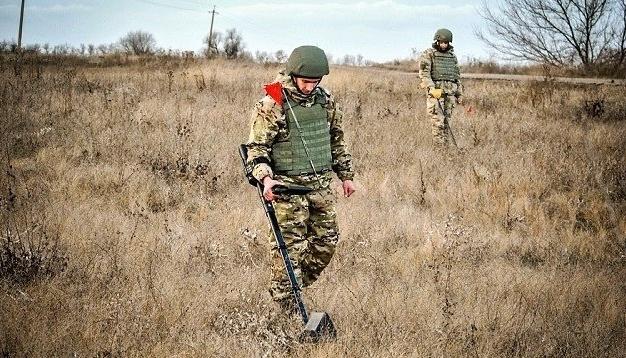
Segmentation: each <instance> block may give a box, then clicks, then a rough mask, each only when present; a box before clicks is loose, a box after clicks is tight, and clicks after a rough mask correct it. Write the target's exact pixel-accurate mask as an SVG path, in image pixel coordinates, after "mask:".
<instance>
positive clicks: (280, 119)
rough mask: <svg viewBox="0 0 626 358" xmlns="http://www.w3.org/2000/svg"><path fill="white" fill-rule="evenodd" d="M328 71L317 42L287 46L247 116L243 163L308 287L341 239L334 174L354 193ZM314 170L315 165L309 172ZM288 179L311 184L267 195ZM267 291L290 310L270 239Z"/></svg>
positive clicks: (285, 281)
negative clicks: (302, 190) (326, 83)
mask: <svg viewBox="0 0 626 358" xmlns="http://www.w3.org/2000/svg"><path fill="white" fill-rule="evenodd" d="M328 73H329V67H328V59H327V58H326V54H325V53H324V51H323V50H322V49H320V48H318V47H315V46H301V47H298V48H296V49H294V50H293V52H292V53H291V55H290V56H289V59H288V60H287V65H286V69H285V70H283V71H281V72H280V73H279V75H278V77H277V79H276V82H275V83H273V84H270V85H267V86H266V91H267V93H268V95H267V96H265V97H263V99H261V101H259V102H258V103H257V104H256V106H255V108H254V113H253V116H252V128H251V131H250V138H249V140H248V143H247V144H246V146H247V148H248V165H252V166H253V173H252V174H253V175H254V177H255V178H256V179H257V180H258V181H259V182H261V183H262V184H263V187H264V190H263V196H264V198H265V199H266V200H268V201H273V205H274V209H275V211H276V216H277V219H278V223H279V226H280V229H281V232H282V234H283V237H284V239H285V242H286V245H287V248H288V251H289V256H290V258H291V260H292V263H293V266H294V271H295V273H296V277H297V279H298V281H299V282H300V284H301V286H303V287H306V286H309V285H311V284H312V283H313V282H314V281H315V280H317V278H318V276H319V275H320V273H321V272H322V270H324V268H325V267H326V266H327V265H328V263H329V262H330V260H331V258H332V256H333V254H334V252H335V246H336V245H337V241H338V239H339V233H338V228H337V221H336V211H335V204H336V200H337V199H336V195H335V193H334V190H333V189H332V188H331V187H330V184H331V180H332V173H333V172H335V173H336V174H337V176H338V177H339V179H340V180H341V181H342V182H343V194H344V196H345V197H349V196H350V195H352V193H353V192H354V191H355V187H354V184H353V182H352V179H353V177H354V173H353V170H352V157H351V155H350V154H349V153H348V150H347V149H346V145H345V142H344V137H343V128H342V116H343V114H342V112H341V111H340V110H339V109H337V106H336V103H335V100H334V98H333V96H332V95H331V94H330V93H329V92H328V91H327V90H326V89H324V88H322V87H319V83H320V81H321V80H322V77H323V76H325V75H327V74H328ZM313 168H314V169H313ZM281 183H287V184H297V185H304V186H307V187H310V188H313V189H314V191H312V192H311V193H309V194H306V195H291V196H288V195H285V194H276V193H274V192H272V188H273V187H274V186H275V185H278V184H281ZM270 255H271V266H272V267H271V284H270V289H269V291H270V294H271V296H272V298H273V299H274V300H275V301H276V302H278V303H279V305H280V306H281V308H282V309H284V310H285V311H288V312H291V311H293V310H294V306H293V301H292V300H291V297H290V296H291V288H290V284H289V281H288V278H287V275H286V273H285V269H284V266H283V261H282V258H281V256H280V254H279V252H278V249H277V247H276V242H275V241H274V240H273V239H271V251H270Z"/></svg>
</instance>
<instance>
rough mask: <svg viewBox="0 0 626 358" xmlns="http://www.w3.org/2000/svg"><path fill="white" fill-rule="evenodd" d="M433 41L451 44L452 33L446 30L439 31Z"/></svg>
mask: <svg viewBox="0 0 626 358" xmlns="http://www.w3.org/2000/svg"><path fill="white" fill-rule="evenodd" d="M433 40H435V41H441V42H452V31H450V30H448V29H439V30H437V32H435V37H434V38H433Z"/></svg>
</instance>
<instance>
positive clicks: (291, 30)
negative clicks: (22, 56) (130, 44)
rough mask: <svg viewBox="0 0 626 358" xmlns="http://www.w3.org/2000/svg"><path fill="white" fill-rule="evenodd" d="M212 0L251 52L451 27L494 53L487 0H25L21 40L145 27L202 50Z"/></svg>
mask: <svg viewBox="0 0 626 358" xmlns="http://www.w3.org/2000/svg"><path fill="white" fill-rule="evenodd" d="M20 4H21V0H0V40H2V39H4V40H11V39H17V30H18V25H19V12H20ZM213 5H215V6H216V11H217V12H218V13H219V14H217V15H216V16H215V24H214V31H220V32H224V30H226V29H229V28H233V27H234V28H236V29H237V30H238V32H239V33H240V34H241V35H242V37H243V41H244V43H245V45H246V49H247V50H249V51H251V52H252V53H254V52H255V51H256V50H262V51H263V50H264V51H270V52H274V51H276V50H279V49H282V50H285V51H286V52H287V53H289V52H290V51H291V50H292V49H293V48H294V47H296V46H299V45H304V44H312V45H317V46H319V47H321V48H323V49H324V50H325V51H326V52H327V53H330V54H332V55H333V56H334V57H335V58H337V57H341V56H343V55H345V54H352V55H357V54H362V55H363V56H364V57H365V58H366V59H370V60H374V61H379V62H382V61H389V60H393V59H396V58H407V57H409V56H410V55H411V48H417V49H420V51H421V49H423V48H426V47H428V46H429V45H430V43H431V40H432V36H433V34H434V32H435V30H436V29H437V28H440V27H447V28H449V29H450V30H452V32H453V33H454V41H453V44H454V45H455V47H456V52H457V55H458V56H459V57H460V59H461V60H465V59H466V58H468V57H477V58H483V59H485V58H488V57H489V56H490V51H489V50H488V49H487V48H486V46H485V45H484V44H482V43H481V42H480V41H478V40H477V39H476V38H475V36H474V31H473V29H474V28H480V27H481V26H482V20H481V18H480V17H479V16H478V13H477V8H478V6H479V5H480V0H469V1H460V0H446V1H406V0H374V1H360V0H343V1H342V0H315V1H309V2H304V1H303V2H296V1H287V0H265V1H258V2H257V1H244V0H234V1H219V0H210V1H205V0H94V1H82V0H73V1H72V0H26V11H25V19H24V30H23V36H22V42H23V43H25V44H29V43H50V44H63V43H68V44H71V45H74V46H77V45H79V44H81V43H84V44H89V43H93V44H96V45H98V44H103V43H106V44H108V43H111V42H115V41H117V40H118V39H119V38H120V37H122V36H123V35H124V34H126V33H127V32H129V31H134V30H143V31H147V32H150V33H152V34H153V35H154V37H155V39H156V41H157V44H158V46H160V47H163V48H172V49H180V50H194V51H198V50H200V49H201V48H202V46H203V45H202V39H203V37H205V36H206V35H207V33H208V31H209V24H210V20H211V15H210V13H209V10H210V9H212V8H213Z"/></svg>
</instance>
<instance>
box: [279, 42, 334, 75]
mask: <svg viewBox="0 0 626 358" xmlns="http://www.w3.org/2000/svg"><path fill="white" fill-rule="evenodd" d="M328 72H329V69H328V58H326V54H325V53H324V50H322V49H321V48H319V47H317V46H300V47H296V48H295V49H294V50H293V52H291V55H289V59H288V60H287V74H288V75H294V76H297V77H308V78H321V77H322V76H325V75H327V74H328Z"/></svg>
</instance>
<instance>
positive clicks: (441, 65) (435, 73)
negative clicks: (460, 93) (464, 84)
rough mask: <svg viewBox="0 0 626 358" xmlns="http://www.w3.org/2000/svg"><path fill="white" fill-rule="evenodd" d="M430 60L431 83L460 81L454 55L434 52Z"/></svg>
mask: <svg viewBox="0 0 626 358" xmlns="http://www.w3.org/2000/svg"><path fill="white" fill-rule="evenodd" d="M432 60H433V65H432V71H431V77H432V79H433V81H458V80H459V79H461V73H460V72H459V66H458V65H457V61H456V57H455V56H454V53H452V52H450V51H448V52H439V51H435V52H433V54H432Z"/></svg>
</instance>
